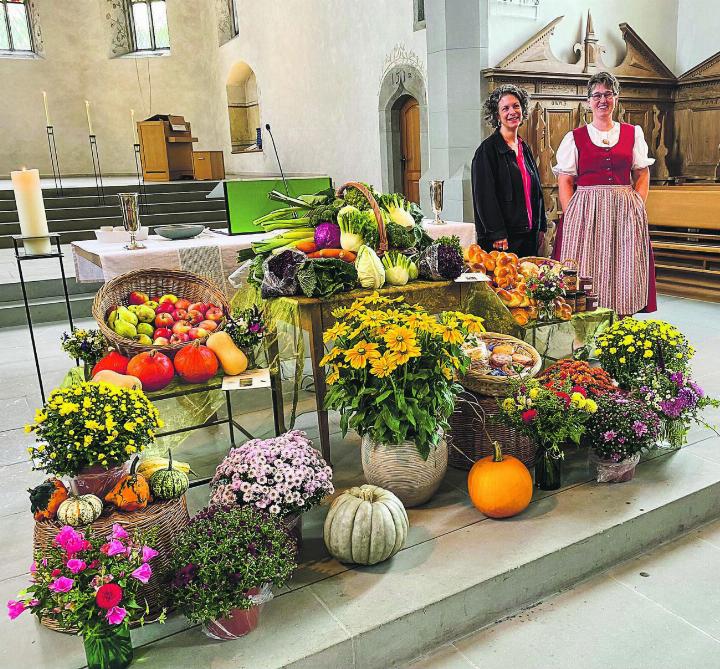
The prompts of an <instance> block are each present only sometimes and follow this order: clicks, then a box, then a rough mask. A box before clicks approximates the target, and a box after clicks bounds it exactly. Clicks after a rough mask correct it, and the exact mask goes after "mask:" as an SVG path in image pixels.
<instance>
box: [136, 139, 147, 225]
mask: <svg viewBox="0 0 720 669" xmlns="http://www.w3.org/2000/svg"><path fill="white" fill-rule="evenodd" d="M133 150H134V151H135V174H137V182H138V188H139V189H140V212H141V213H147V192H146V190H145V176H144V175H143V171H142V159H141V157H140V145H139V144H133Z"/></svg>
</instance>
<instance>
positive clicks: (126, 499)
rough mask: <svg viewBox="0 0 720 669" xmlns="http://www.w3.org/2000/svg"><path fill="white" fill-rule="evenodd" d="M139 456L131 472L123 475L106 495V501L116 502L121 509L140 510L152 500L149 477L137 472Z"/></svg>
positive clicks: (131, 466)
mask: <svg viewBox="0 0 720 669" xmlns="http://www.w3.org/2000/svg"><path fill="white" fill-rule="evenodd" d="M139 460H140V457H139V456H135V459H134V460H133V461H132V465H130V473H129V474H128V475H127V476H123V477H122V478H121V479H120V480H119V481H118V482H117V483H116V484H115V487H114V488H113V489H112V490H111V491H110V492H109V493H108V494H107V495H105V501H106V502H110V503H111V504H114V505H115V506H116V507H117V508H118V509H120V510H121V511H139V510H140V509H144V508H145V507H146V506H147V503H148V501H149V500H150V486H149V485H148V482H147V479H146V478H145V477H144V476H143V475H142V474H138V473H137V465H138V461H139Z"/></svg>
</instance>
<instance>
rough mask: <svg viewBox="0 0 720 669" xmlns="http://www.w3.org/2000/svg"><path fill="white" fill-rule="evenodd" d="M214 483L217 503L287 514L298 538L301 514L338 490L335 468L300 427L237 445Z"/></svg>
mask: <svg viewBox="0 0 720 669" xmlns="http://www.w3.org/2000/svg"><path fill="white" fill-rule="evenodd" d="M210 486H211V488H212V492H211V494H210V505H211V506H218V507H222V506H225V507H230V506H235V505H238V506H243V505H251V506H254V507H256V508H257V509H260V510H262V511H268V512H270V513H271V514H273V515H276V516H281V517H283V518H284V519H285V522H286V523H288V526H289V527H293V528H296V529H297V533H296V539H297V540H298V542H299V541H300V538H301V534H300V528H301V527H302V525H301V522H300V519H301V516H300V514H301V513H302V512H303V511H307V510H308V509H310V508H312V507H313V506H315V505H316V504H319V503H320V502H321V501H322V499H323V498H324V497H325V496H326V495H332V494H333V492H335V488H334V487H333V484H332V469H331V468H330V467H329V466H328V464H327V463H326V462H325V460H323V459H322V457H320V454H319V453H318V452H317V451H316V450H315V449H314V448H313V445H312V442H311V441H310V440H309V439H308V438H307V435H306V434H305V433H304V432H301V431H299V430H293V431H292V432H287V433H285V434H283V435H280V436H279V437H273V438H270V439H251V440H250V441H247V442H245V443H244V444H243V445H242V446H239V447H238V448H233V449H231V450H230V452H229V453H228V454H227V455H226V456H225V458H224V459H223V461H222V462H221V463H220V464H219V465H218V467H217V469H216V470H215V476H214V477H213V480H212V482H211V483H210Z"/></svg>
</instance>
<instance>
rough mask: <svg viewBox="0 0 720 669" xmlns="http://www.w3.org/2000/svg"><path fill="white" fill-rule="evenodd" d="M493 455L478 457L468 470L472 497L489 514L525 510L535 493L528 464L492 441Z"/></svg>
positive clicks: (496, 515)
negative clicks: (505, 452)
mask: <svg viewBox="0 0 720 669" xmlns="http://www.w3.org/2000/svg"><path fill="white" fill-rule="evenodd" d="M493 446H494V448H495V453H494V455H488V456H487V457H485V458H481V459H480V460H478V461H477V462H476V463H475V464H474V465H473V466H472V469H471V470H470V473H469V474H468V492H469V493H470V500H471V501H472V503H473V504H474V505H475V508H477V510H478V511H480V512H481V513H484V514H485V515H486V516H488V517H490V518H509V517H510V516H516V515H517V514H518V513H521V512H522V511H524V510H525V509H526V508H527V507H528V504H530V500H531V499H532V494H533V484H532V476H531V475H530V472H529V471H528V468H527V467H526V466H525V465H524V464H523V463H522V462H521V461H520V460H518V459H517V458H515V457H513V456H512V455H503V453H502V449H501V448H500V444H499V443H498V442H497V441H495V442H493Z"/></svg>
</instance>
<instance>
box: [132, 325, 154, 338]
mask: <svg viewBox="0 0 720 669" xmlns="http://www.w3.org/2000/svg"><path fill="white" fill-rule="evenodd" d="M135 329H136V330H137V333H138V334H139V335H147V336H148V337H152V336H153V333H154V332H155V328H154V327H153V326H152V325H151V324H150V323H138V325H137V328H135Z"/></svg>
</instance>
